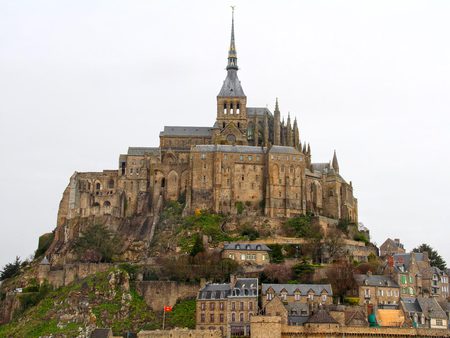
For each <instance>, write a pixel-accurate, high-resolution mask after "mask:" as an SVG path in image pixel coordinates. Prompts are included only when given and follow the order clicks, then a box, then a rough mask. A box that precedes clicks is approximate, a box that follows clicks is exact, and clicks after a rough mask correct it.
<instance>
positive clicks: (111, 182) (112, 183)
mask: <svg viewBox="0 0 450 338" xmlns="http://www.w3.org/2000/svg"><path fill="white" fill-rule="evenodd" d="M108 188H109V189H113V188H114V180H113V179H111V180H109V182H108Z"/></svg>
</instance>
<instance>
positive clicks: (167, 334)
mask: <svg viewBox="0 0 450 338" xmlns="http://www.w3.org/2000/svg"><path fill="white" fill-rule="evenodd" d="M137 336H138V338H221V337H222V335H221V333H220V331H219V330H214V331H212V330H189V329H173V330H164V331H162V330H155V331H141V332H138V334H137Z"/></svg>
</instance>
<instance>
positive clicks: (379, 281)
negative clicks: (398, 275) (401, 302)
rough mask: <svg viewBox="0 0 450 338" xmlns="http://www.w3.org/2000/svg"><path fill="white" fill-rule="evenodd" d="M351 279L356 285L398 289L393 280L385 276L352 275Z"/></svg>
mask: <svg viewBox="0 0 450 338" xmlns="http://www.w3.org/2000/svg"><path fill="white" fill-rule="evenodd" d="M353 277H354V278H355V281H356V283H358V285H368V286H387V287H393V288H398V287H399V286H398V284H397V283H396V282H395V281H394V280H392V279H391V278H390V277H389V276H385V275H367V274H354V275H353Z"/></svg>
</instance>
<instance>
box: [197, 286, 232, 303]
mask: <svg viewBox="0 0 450 338" xmlns="http://www.w3.org/2000/svg"><path fill="white" fill-rule="evenodd" d="M230 293H231V287H230V284H206V285H205V286H204V287H203V289H201V290H200V292H199V293H198V299H225V298H227V297H228V296H229V295H230Z"/></svg>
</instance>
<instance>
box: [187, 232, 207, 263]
mask: <svg viewBox="0 0 450 338" xmlns="http://www.w3.org/2000/svg"><path fill="white" fill-rule="evenodd" d="M203 251H205V248H204V246H203V241H202V236H201V235H200V234H197V235H196V236H195V242H194V246H193V247H192V249H191V252H190V255H191V256H192V257H195V256H196V255H197V254H198V253H200V252H203Z"/></svg>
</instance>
